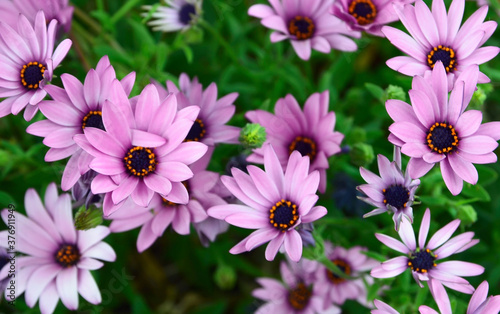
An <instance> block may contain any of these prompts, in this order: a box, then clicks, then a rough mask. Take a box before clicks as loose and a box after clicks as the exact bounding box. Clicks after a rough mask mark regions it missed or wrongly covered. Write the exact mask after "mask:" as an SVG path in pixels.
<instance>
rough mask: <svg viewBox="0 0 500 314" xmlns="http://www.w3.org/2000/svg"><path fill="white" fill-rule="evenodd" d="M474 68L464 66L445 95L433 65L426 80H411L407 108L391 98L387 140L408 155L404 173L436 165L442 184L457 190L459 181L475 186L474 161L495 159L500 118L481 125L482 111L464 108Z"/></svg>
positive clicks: (417, 172)
mask: <svg viewBox="0 0 500 314" xmlns="http://www.w3.org/2000/svg"><path fill="white" fill-rule="evenodd" d="M478 72H479V69H478V66H477V65H476V66H471V67H470V68H468V69H466V70H465V71H464V72H463V73H462V75H461V76H460V77H459V78H458V79H457V82H456V84H455V86H454V87H453V90H452V91H451V95H450V98H449V99H448V92H447V87H446V72H445V70H444V67H443V65H442V64H441V62H438V63H437V64H436V67H434V70H433V71H432V75H431V77H430V79H429V80H425V79H423V78H422V77H418V76H417V77H415V78H414V79H413V86H412V87H413V89H411V90H410V91H409V94H410V100H411V103H412V106H410V105H408V104H407V103H405V102H403V101H400V100H395V99H390V100H388V101H387V102H386V108H387V112H388V113H389V115H390V116H391V118H392V119H393V120H394V123H393V124H392V125H391V126H390V127H389V131H390V132H391V135H390V136H389V141H390V142H391V143H393V144H394V145H397V146H400V147H401V151H402V152H403V154H405V155H408V156H409V157H411V159H410V161H409V163H408V166H407V171H408V172H409V174H410V176H411V177H412V178H420V177H421V176H423V175H424V174H426V173H427V172H428V171H429V170H430V169H431V168H432V167H433V166H434V164H435V163H439V165H440V168H441V174H442V175H443V179H444V182H445V184H446V186H447V187H448V189H449V190H450V192H451V193H452V194H453V195H457V194H459V193H460V191H462V187H463V181H466V182H468V183H470V184H476V183H477V180H478V173H477V170H476V168H475V167H474V166H473V163H477V164H487V163H494V162H496V161H497V156H496V155H495V154H494V153H493V151H494V150H495V148H496V147H497V146H498V143H497V142H496V141H498V140H499V139H500V122H489V123H484V124H481V122H482V118H483V114H482V113H481V112H480V111H478V110H468V111H465V112H464V110H465V109H466V108H467V106H468V104H469V101H470V99H471V97H472V94H473V92H474V90H475V87H476V82H477V74H478Z"/></svg>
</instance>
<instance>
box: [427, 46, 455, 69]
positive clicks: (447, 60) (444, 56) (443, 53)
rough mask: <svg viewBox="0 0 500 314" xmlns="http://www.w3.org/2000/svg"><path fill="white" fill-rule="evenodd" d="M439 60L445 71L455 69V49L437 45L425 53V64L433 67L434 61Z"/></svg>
mask: <svg viewBox="0 0 500 314" xmlns="http://www.w3.org/2000/svg"><path fill="white" fill-rule="evenodd" d="M438 61H441V62H442V63H443V65H444V68H445V69H446V72H450V71H453V70H456V69H457V59H456V55H455V51H453V49H451V48H449V47H445V46H441V45H439V46H437V47H434V48H433V49H432V50H431V51H430V52H429V54H428V55H427V64H429V66H430V67H431V69H434V65H435V64H436V62H438Z"/></svg>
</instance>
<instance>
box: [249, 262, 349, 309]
mask: <svg viewBox="0 0 500 314" xmlns="http://www.w3.org/2000/svg"><path fill="white" fill-rule="evenodd" d="M318 266H319V265H318V263H317V262H315V261H310V260H307V259H302V260H301V261H300V262H299V263H294V262H292V263H287V262H285V261H282V262H281V264H280V272H281V279H282V280H283V282H284V283H282V282H280V281H278V280H276V279H272V278H258V279H257V282H258V283H259V284H260V285H261V288H258V289H255V290H254V291H253V292H252V295H253V296H254V297H256V298H258V299H261V300H264V301H266V303H265V304H264V305H262V306H261V307H260V308H258V309H257V311H256V312H255V313H256V314H271V313H274V314H288V313H292V314H305V313H310V314H312V313H321V314H326V313H328V314H337V313H341V310H340V309H339V308H338V307H336V306H332V305H331V303H330V304H328V305H327V306H323V298H322V296H321V290H320V287H319V286H318V285H317V284H316V283H315V273H316V269H317V268H318Z"/></svg>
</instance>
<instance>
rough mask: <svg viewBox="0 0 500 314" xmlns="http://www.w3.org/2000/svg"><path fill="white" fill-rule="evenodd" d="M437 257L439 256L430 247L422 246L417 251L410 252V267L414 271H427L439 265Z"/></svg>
mask: <svg viewBox="0 0 500 314" xmlns="http://www.w3.org/2000/svg"><path fill="white" fill-rule="evenodd" d="M437 257H438V256H437V255H436V254H434V253H432V251H431V250H429V249H425V250H420V248H417V250H416V251H413V252H411V253H410V257H409V258H408V267H410V268H411V270H413V271H416V272H419V273H426V272H428V271H429V270H430V269H432V268H433V267H436V266H437V265H436V263H435V260H436V258H437Z"/></svg>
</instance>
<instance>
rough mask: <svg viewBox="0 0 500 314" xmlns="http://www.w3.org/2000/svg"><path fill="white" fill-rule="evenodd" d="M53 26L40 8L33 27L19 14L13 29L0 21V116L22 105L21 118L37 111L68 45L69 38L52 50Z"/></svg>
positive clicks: (54, 21) (54, 34) (29, 118)
mask: <svg viewBox="0 0 500 314" xmlns="http://www.w3.org/2000/svg"><path fill="white" fill-rule="evenodd" d="M56 25H57V21H56V20H52V21H51V22H50V23H49V25H48V27H47V24H46V20H45V15H44V13H43V12H42V11H39V12H38V13H37V15H36V18H35V24H34V26H32V25H31V24H30V22H29V21H28V19H27V18H26V17H25V16H23V15H20V16H19V18H18V22H17V31H16V30H14V29H13V28H11V27H10V26H9V25H7V24H6V23H4V22H0V67H1V68H2V71H1V72H0V98H6V99H5V100H3V101H2V102H0V117H4V116H6V115H8V114H10V113H12V114H14V115H17V114H18V113H19V112H21V110H23V109H24V108H25V107H26V110H25V111H24V118H25V119H26V120H27V121H29V120H31V119H32V118H33V116H34V115H35V114H36V112H37V111H38V103H39V102H40V101H41V100H42V99H43V98H44V97H45V95H47V92H46V91H45V89H44V86H45V84H46V83H47V82H50V81H51V80H52V74H53V71H54V69H55V68H56V67H57V66H58V65H59V63H61V61H62V60H63V59H64V57H65V56H66V54H67V53H68V50H69V48H70V47H71V40H69V39H65V40H63V41H62V42H61V43H60V44H59V45H58V46H57V48H56V49H55V50H54V41H55V36H56ZM28 105H29V106H28Z"/></svg>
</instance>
